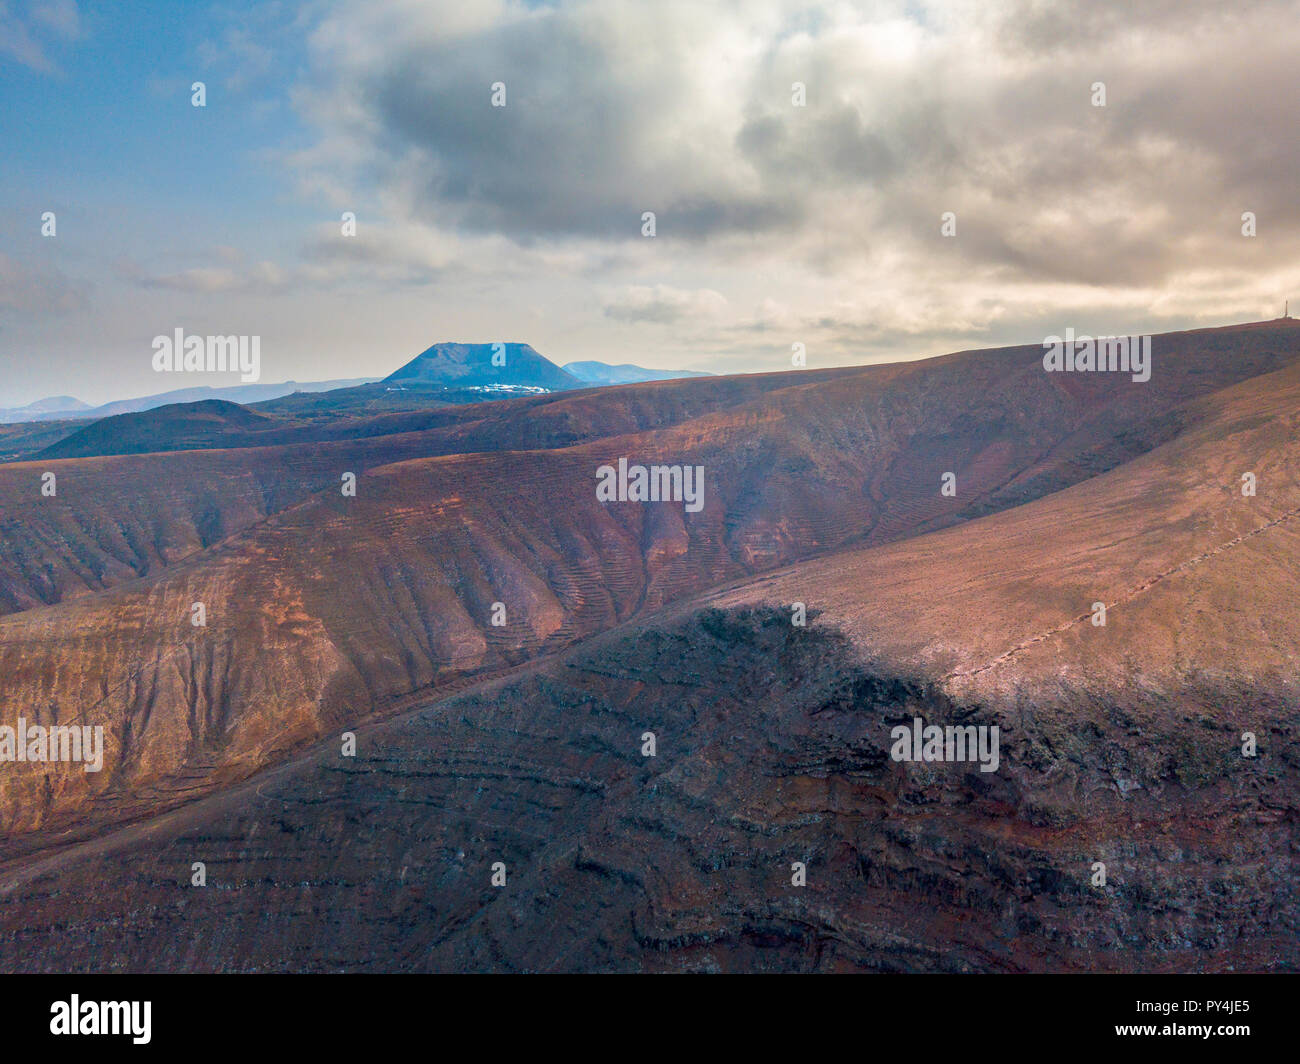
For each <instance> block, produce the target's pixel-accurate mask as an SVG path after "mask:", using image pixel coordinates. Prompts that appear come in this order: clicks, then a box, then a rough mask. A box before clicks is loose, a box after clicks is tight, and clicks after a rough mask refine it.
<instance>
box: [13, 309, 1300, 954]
mask: <svg viewBox="0 0 1300 1064" xmlns="http://www.w3.org/2000/svg"><path fill="white" fill-rule="evenodd" d="M1154 349H1155V355H1154V372H1153V375H1152V379H1151V381H1150V382H1148V383H1146V384H1135V383H1132V382H1130V381H1129V380H1128V379H1127V377H1120V376H1119V375H1113V374H1093V375H1090V376H1069V375H1049V374H1046V373H1044V372H1043V370H1042V367H1041V363H1040V361H1039V359H1040V357H1041V348H1037V347H1031V348H1014V349H1006V350H1000V351H991V352H968V353H963V354H959V355H951V356H948V357H946V358H943V359H936V360H932V361H929V362H922V363H912V364H908V365H901V366H890V367H877V368H866V369H860V370H846V371H834V372H821V373H813V374H768V375H761V376H756V377H743V378H722V379H709V378H704V379H694V380H682V381H672V382H660V383H656V384H652V385H631V386H624V387H620V388H614V389H605V390H600V391H588V392H581V393H572V394H568V395H560V396H549V397H545V398H544V399H529V400H513V401H507V402H502V403H497V404H484V405H481V406H478V407H460V408H455V409H453V410H450V411H448V410H442V409H440V410H438V411H434V412H430V413H428V414H419V415H410V414H401V415H383V416H382V417H379V418H359V419H357V424H356V425H355V426H353V429H354V436H352V437H350V438H346V439H321V440H313V441H308V442H301V443H294V444H287V445H282V444H277V445H275V446H236V447H234V448H233V449H232V448H231V447H230V446H229V441H230V439H231V438H234V439H236V440H237V439H238V431H239V426H238V425H234V426H233V427H232V428H231V429H230V433H233V434H234V436H233V437H232V436H230V435H229V434H223V440H224V441H225V444H226V447H227V449H223V450H190V451H172V452H166V453H157V454H148V455H135V456H129V457H125V456H123V457H95V456H87V457H80V458H73V459H60V460H57V461H56V460H46V461H41V462H28V463H23V464H13V465H9V466H3V467H0V489H2V494H0V527H3V529H4V535H5V537H6V550H5V552H4V555H3V564H2V567H0V602H3V603H6V604H7V608H8V609H9V611H10V612H9V615H8V616H6V617H4V618H0V676H3V678H4V698H3V702H2V703H0V708H2V709H3V713H2V714H0V723H11V719H10V718H13V717H16V716H18V715H20V714H21V715H25V716H26V717H27V718H28V720H29V721H34V720H38V719H39V720H41V721H43V722H50V721H55V720H57V721H59V722H64V723H66V722H69V721H73V720H75V721H78V722H83V721H84V722H88V723H98V724H102V725H104V727H105V732H106V735H107V737H108V757H107V761H106V767H105V770H104V771H103V772H102V773H100V774H98V775H94V774H86V773H83V772H81V771H80V770H79V769H73V768H68V767H65V766H39V765H38V766H32V765H6V766H4V767H3V771H0V829H2V830H3V831H4V832H5V834H6V840H5V842H4V844H3V848H2V849H0V893H3V894H4V896H5V901H6V902H7V903H9V904H5V905H4V906H2V907H0V967H3V968H4V969H7V970H29V969H30V970H43V969H49V970H66V969H69V968H72V969H85V970H101V969H118V968H124V969H149V970H193V969H198V970H231V969H237V970H304V969H310V970H339V969H347V970H391V969H402V970H406V969H412V970H424V969H432V970H566V971H567V970H645V969H654V970H657V969H704V970H707V969H726V970H769V969H770V970H807V969H818V970H836V969H846V968H854V969H874V970H972V969H993V970H1031V971H1038V970H1070V969H1090V968H1092V969H1101V970H1139V969H1161V970H1164V969H1168V970H1226V969H1237V970H1240V969H1294V968H1296V967H1298V966H1300V946H1298V945H1297V943H1298V942H1300V895H1298V894H1297V883H1298V878H1297V869H1296V858H1297V843H1298V837H1297V832H1296V811H1297V810H1296V806H1297V800H1296V798H1295V795H1296V794H1297V793H1298V792H1297V782H1300V781H1298V779H1297V775H1298V774H1300V763H1298V760H1297V755H1296V753H1295V749H1296V748H1295V740H1296V737H1297V730H1298V728H1300V698H1298V697H1297V687H1296V684H1297V679H1298V676H1297V660H1296V658H1297V647H1298V646H1300V610H1298V609H1297V606H1296V603H1297V601H1298V599H1297V594H1296V593H1297V588H1298V586H1300V552H1298V551H1297V549H1296V548H1297V545H1298V544H1297V533H1298V531H1300V469H1297V466H1296V462H1295V457H1294V443H1293V441H1294V439H1295V436H1296V429H1297V420H1298V419H1300V327H1297V324H1295V323H1287V322H1278V323H1261V324H1260V325H1259V326H1256V327H1249V328H1235V329H1222V330H1205V331H1201V332H1195V333H1184V334H1171V335H1168V336H1160V337H1156V338H1155V343H1154ZM412 418H425V419H427V420H426V423H425V424H423V425H419V426H417V425H416V424H414V423H413V422H412V421H411V420H410V419H412ZM254 427H255V428H256V429H257V431H259V432H260V431H261V426H260V423H258V425H256V426H254ZM191 428H192V426H188V427H187V428H186V430H185V431H186V432H189V431H191ZM390 430H392V431H390ZM331 431H333V430H331ZM620 456H627V457H628V458H629V460H630V461H642V462H646V463H649V462H652V461H662V462H668V463H683V464H692V465H703V466H704V468H705V483H706V495H705V506H704V509H703V511H702V512H700V513H687V512H684V510H683V508H682V507H681V505H680V504H670V505H644V506H643V505H638V504H635V503H621V504H619V503H615V504H602V503H600V502H598V501H597V500H596V498H595V492H594V485H595V470H596V467H597V466H599V465H601V464H603V463H605V462H614V461H616V460H617V458H618V457H620ZM47 468H48V469H51V470H54V471H56V472H57V473H58V476H59V495H58V497H57V499H41V498H40V497H39V490H38V489H39V481H40V473H41V472H43V471H44V470H46V469H47ZM346 471H353V472H356V473H357V474H358V480H357V494H356V497H355V498H346V497H344V496H342V495H341V494H340V492H339V490H338V484H339V481H340V477H341V475H342V473H343V472H346ZM945 472H954V473H955V474H956V483H957V494H956V496H955V497H947V496H944V495H943V494H941V492H940V482H941V477H942V475H943V474H944V473H945ZM1246 472H1252V473H1254V474H1255V477H1256V478H1257V484H1258V489H1257V494H1256V495H1255V496H1254V497H1243V496H1242V494H1241V490H1240V487H1241V476H1242V474H1243V473H1246ZM195 602H203V603H204V604H205V607H206V612H207V622H208V623H207V627H206V628H198V629H196V628H194V627H192V626H191V624H190V623H189V618H190V610H191V606H192V604H193V603H195ZM498 602H499V603H503V604H504V606H505V610H506V618H507V623H506V624H505V625H504V626H503V627H493V626H492V625H491V623H490V617H491V614H492V611H493V604H494V603H498ZM795 602H802V603H806V605H807V607H808V611H809V623H808V626H807V627H806V628H801V627H795V626H793V625H792V624H791V622H790V616H791V611H790V606H791V604H792V603H795ZM1095 602H1102V603H1104V604H1105V605H1106V624H1105V626H1104V627H1098V626H1095V625H1094V624H1093V623H1092V610H1093V604H1094V603H1095ZM914 716H921V717H924V718H925V719H926V720H927V721H929V722H934V723H940V724H942V723H955V722H958V721H961V722H965V723H972V724H985V725H994V724H996V725H997V726H998V727H999V729H1000V732H1001V736H1002V740H1001V742H1002V746H1001V764H1000V767H999V770H998V771H997V772H993V773H981V772H979V771H978V769H977V767H976V766H973V765H968V764H903V763H898V762H894V761H892V760H891V759H890V758H889V748H890V738H889V732H890V728H891V727H893V726H894V725H896V724H899V723H904V722H910V721H911V719H912V718H913V717H914ZM345 729H351V730H355V731H356V732H357V733H358V738H359V745H358V750H357V756H356V757H354V758H345V757H341V756H340V755H339V745H340V744H339V734H340V733H341V732H342V731H344V730H345ZM645 731H652V732H654V733H655V735H656V740H657V744H658V749H657V756H655V757H653V758H648V757H643V756H642V753H641V745H642V739H641V736H642V733H643V732H645ZM1243 732H1250V733H1252V734H1253V735H1254V736H1256V739H1257V745H1258V755H1257V756H1256V757H1254V758H1246V757H1243V756H1242V754H1241V746H1242V733H1243ZM240 781H246V782H240ZM167 810H174V811H172V812H167ZM122 824H127V825H128V826H125V827H114V825H122ZM195 861H202V862H204V863H205V864H206V866H207V872H208V886H207V887H205V888H198V887H193V886H191V885H190V876H191V865H192V863H193V862H195ZM497 861H501V862H504V864H505V866H506V869H507V882H506V885H505V886H504V887H493V886H492V885H491V883H490V877H491V875H492V870H491V866H492V864H493V863H494V862H497ZM793 862H803V863H804V864H806V865H807V877H808V878H807V886H806V887H794V886H792V885H791V879H790V868H791V864H792V863H793ZM1097 862H1102V863H1104V864H1105V865H1106V871H1107V882H1106V885H1105V886H1094V885H1093V884H1092V881H1091V879H1092V876H1093V866H1094V865H1095V863H1097ZM55 926H57V927H58V928H59V929H60V934H59V935H57V936H51V935H50V934H49V931H50V929H51V928H52V927H55Z"/></svg>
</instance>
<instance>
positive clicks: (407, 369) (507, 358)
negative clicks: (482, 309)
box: [383, 343, 583, 392]
mask: <svg viewBox="0 0 1300 1064" xmlns="http://www.w3.org/2000/svg"><path fill="white" fill-rule="evenodd" d="M494 354H499V355H500V356H501V358H498V360H497V361H502V360H504V365H494V364H493V355H494ZM403 381H418V382H421V383H425V384H428V383H436V384H443V385H454V386H456V387H461V388H473V387H478V388H485V389H493V388H506V387H509V388H513V389H519V388H542V389H545V390H546V391H548V392H560V391H566V390H567V389H570V388H581V387H582V385H583V382H582V381H581V380H579V379H578V378H577V377H575V376H573V375H572V374H570V373H566V372H565V371H564V370H562V369H560V367H559V366H557V365H556V364H555V363H554V362H552V361H551V360H550V359H548V358H544V357H543V356H542V355H539V354H538V353H537V352H536V351H534V350H533V348H532V347H531V346H530V345H529V344H518V343H490V344H434V345H433V346H432V347H430V348H428V349H427V350H425V351H422V352H420V354H418V355H416V356H415V358H413V359H411V361H410V362H408V363H407V364H406V365H405V366H403V367H402V368H401V369H399V370H398V371H397V372H396V373H393V374H391V375H389V376H387V377H385V378H384V381H383V383H385V384H391V385H397V386H400V385H401V383H402V382H403Z"/></svg>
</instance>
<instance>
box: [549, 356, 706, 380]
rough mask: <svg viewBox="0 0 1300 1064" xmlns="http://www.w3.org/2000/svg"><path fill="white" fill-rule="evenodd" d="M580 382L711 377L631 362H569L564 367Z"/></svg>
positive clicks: (688, 370) (704, 374)
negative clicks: (637, 364)
mask: <svg viewBox="0 0 1300 1064" xmlns="http://www.w3.org/2000/svg"><path fill="white" fill-rule="evenodd" d="M563 369H564V371H565V372H566V373H571V374H573V376H575V377H577V378H578V380H580V381H585V382H586V383H587V384H591V385H607V384H643V383H645V382H646V381H675V380H681V379H682V378H684V377H711V376H713V374H711V373H701V372H700V371H699V370H693V369H647V368H646V367H645V366H635V365H633V364H632V363H630V362H622V363H619V364H618V365H612V364H611V363H609V362H594V361H593V362H569V363H567V364H566V365H565V366H564V367H563Z"/></svg>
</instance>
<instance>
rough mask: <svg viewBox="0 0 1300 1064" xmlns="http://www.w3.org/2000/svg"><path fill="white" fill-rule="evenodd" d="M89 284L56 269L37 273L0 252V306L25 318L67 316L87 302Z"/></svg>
mask: <svg viewBox="0 0 1300 1064" xmlns="http://www.w3.org/2000/svg"><path fill="white" fill-rule="evenodd" d="M90 292H91V286H90V284H89V283H87V282H85V281H81V280H77V279H74V278H71V277H69V276H67V275H66V274H64V273H62V272H61V271H58V270H37V269H33V268H32V267H30V266H27V265H24V264H23V263H21V262H19V261H18V260H17V259H15V258H12V257H10V256H9V255H6V254H5V253H4V252H0V307H4V308H5V309H6V310H9V311H13V312H15V313H18V314H23V315H27V316H40V315H43V314H45V315H48V314H68V313H71V312H74V311H80V310H84V309H85V308H86V307H87V306H88V305H89V303H90Z"/></svg>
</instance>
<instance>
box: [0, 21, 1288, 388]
mask: <svg viewBox="0 0 1300 1064" xmlns="http://www.w3.org/2000/svg"><path fill="white" fill-rule="evenodd" d="M1138 8H1140V10H1135V9H1138ZM1298 16H1300V0H1288V2H1285V3H1281V2H1278V3H1271V2H1259V3H1245V4H1240V3H1234V4H1225V3H1223V2H1222V0H1215V2H1213V3H1208V2H1203V0H1147V2H1145V3H1143V4H1141V5H1135V4H1132V3H1131V2H1130V0H1081V2H1074V0H1059V2H1056V0H974V2H965V0H960V2H952V0H950V2H923V0H905V2H881V3H870V2H861V3H838V2H831V3H805V2H786V0H730V2H727V0H721V2H709V0H688V2H677V0H656V2H654V3H647V2H645V0H636V2H631V0H583V2H562V0H556V2H549V3H542V2H534V3H513V2H511V3H503V2H497V0H452V2H446V3H444V2H441V0H431V2H422V3H411V2H400V3H383V2H378V0H375V2H355V3H341V2H340V3H334V2H326V0H320V2H305V3H300V4H290V3H282V2H271V3H234V2H222V3H214V4H204V3H200V2H186V3H184V4H177V3H174V2H168V3H154V2H136V3H115V2H111V0H110V2H101V3H96V4H93V5H92V4H86V3H82V4H77V3H75V2H74V0H0V366H3V371H4V372H3V374H0V406H13V405H18V404H21V403H26V402H30V401H33V400H36V399H39V398H41V397H44V396H48V395H54V394H71V395H74V396H76V397H77V398H79V399H82V400H83V401H87V402H91V403H99V402H104V401H108V400H112V399H118V398H125V397H128V396H135V395H144V394H151V393H156V392H162V391H167V390H169V389H171V388H178V387H189V386H192V385H195V384H216V385H223V384H237V383H239V381H238V380H237V379H236V378H235V377H233V376H231V375H224V376H223V375H221V374H196V375H185V379H180V380H178V379H174V377H175V375H169V374H159V373H158V372H156V371H155V369H154V368H153V362H152V360H153V353H154V351H153V347H152V340H153V338H154V337H155V336H159V335H171V334H172V333H174V331H175V330H176V329H178V328H179V329H183V330H184V331H185V332H186V333H187V334H191V335H195V334H197V335H248V336H254V335H256V336H258V337H260V338H261V339H260V343H261V379H262V380H263V381H265V382H275V381H282V380H298V381H313V380H326V379H333V378H353V377H363V376H382V375H385V374H387V373H389V372H391V371H392V370H394V369H396V368H398V367H399V366H400V365H402V364H403V363H404V362H406V361H408V360H409V359H410V358H412V357H414V356H415V355H416V354H417V353H419V352H420V351H421V350H423V349H424V348H426V347H428V346H429V345H431V344H433V343H436V342H440V341H459V342H497V341H511V342H525V343H530V344H532V345H533V346H534V347H535V348H536V349H537V350H538V351H539V352H541V353H542V354H543V355H545V356H546V357H548V358H550V359H551V360H552V361H554V362H556V363H558V364H563V363H566V362H570V361H579V360H587V359H598V360H601V361H605V362H613V363H620V362H634V363H638V364H641V365H645V366H651V367H656V368H680V369H696V370H706V371H709V372H714V373H744V372H758V371H763V370H776V369H782V368H787V369H788V368H790V366H791V351H792V345H794V344H802V345H803V349H804V350H805V351H806V353H807V365H808V366H809V367H812V368H816V367H819V366H831V365H849V364H862V363H870V362H882V361H894V360H899V359H913V358H921V357H928V356H932V355H936V354H942V353H945V352H948V351H953V350H962V349H969V348H974V347H990V346H997V345H999V344H1009V343H1039V342H1041V341H1042V340H1043V338H1044V337H1046V336H1048V335H1051V334H1061V333H1063V332H1064V330H1065V329H1066V328H1074V329H1075V331H1076V332H1077V333H1088V334H1091V335H1109V334H1126V333H1141V332H1160V331H1169V330H1176V329H1183V328H1194V327H1197V326H1202V325H1218V324H1228V323H1232V322H1237V321H1249V320H1258V319H1263V318H1273V317H1277V316H1279V315H1280V314H1281V313H1282V305H1283V301H1284V300H1285V299H1293V300H1300V284H1297V281H1300V265H1298V264H1297V261H1296V256H1295V248H1296V247H1297V237H1300V196H1297V181H1296V175H1297V174H1298V173H1300V146H1298V145H1300V137H1297V135H1296V134H1297V130H1296V127H1297V120H1298V119H1297V116H1298V115H1300V103H1298V101H1300V64H1298V63H1297V62H1296V60H1295V57H1296V56H1297V55H1300V17H1298ZM195 82H202V83H203V84H204V88H205V93H206V99H205V106H203V107H196V106H193V102H192V86H193V84H194V83H195ZM498 83H499V84H500V85H503V86H504V106H494V105H493V96H494V92H496V96H497V100H498V102H500V98H501V97H500V92H499V91H498V90H494V85H497V84H498ZM1099 83H1100V85H1101V86H1102V87H1103V88H1102V92H1104V105H1099V100H1101V99H1102V97H1101V96H1100V95H1099V92H1098V84H1099ZM798 86H802V90H799V89H798V88H797V87H798ZM800 96H801V97H802V98H801V99H800V98H799V97H800ZM46 212H53V214H54V216H55V227H56V231H55V234H54V235H53V236H46V235H43V234H42V225H43V222H42V217H43V215H44V214H45V213H46ZM344 212H351V213H352V214H353V215H355V218H356V227H355V234H354V235H345V234H344V232H343V230H344V225H343V222H342V218H343V215H344ZM645 212H653V213H654V221H655V228H654V235H653V236H649V235H646V231H645V225H644V223H643V217H644V215H645ZM948 212H950V214H949V213H948ZM1245 212H1250V213H1251V214H1252V215H1253V218H1254V235H1253V236H1252V235H1245V233H1243V228H1249V227H1248V226H1247V225H1246V223H1244V222H1243V214H1244V213H1245ZM946 215H947V216H948V217H949V222H948V225H947V226H946V228H947V230H948V232H947V233H945V231H944V230H945V224H944V219H945V216H946Z"/></svg>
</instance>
